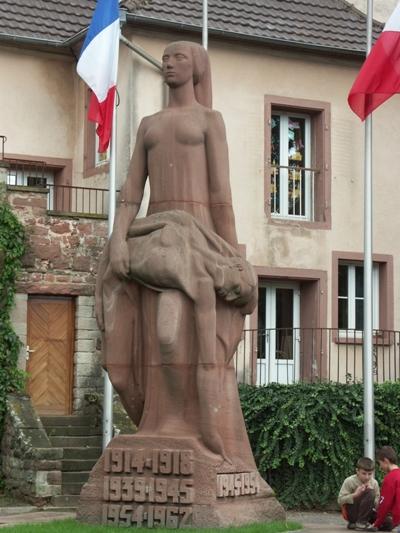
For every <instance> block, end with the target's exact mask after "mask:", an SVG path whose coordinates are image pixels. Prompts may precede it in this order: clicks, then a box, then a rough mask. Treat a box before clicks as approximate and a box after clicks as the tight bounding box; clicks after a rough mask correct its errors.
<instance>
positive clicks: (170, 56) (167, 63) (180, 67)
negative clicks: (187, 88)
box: [162, 43, 193, 88]
mask: <svg viewBox="0 0 400 533" xmlns="http://www.w3.org/2000/svg"><path fill="white" fill-rule="evenodd" d="M162 69H163V76H164V80H165V83H166V84H167V85H168V86H169V87H172V88H173V87H179V86H181V85H184V84H185V83H187V82H188V81H189V80H193V58H192V52H191V50H190V47H189V46H187V45H185V44H181V43H174V44H171V45H169V46H167V48H166V49H165V51H164V54H163V57H162Z"/></svg>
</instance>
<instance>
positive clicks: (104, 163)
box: [84, 89, 110, 178]
mask: <svg viewBox="0 0 400 533" xmlns="http://www.w3.org/2000/svg"><path fill="white" fill-rule="evenodd" d="M90 94H91V91H90V89H88V90H87V91H86V103H85V117H84V124H85V126H84V127H85V147H84V151H85V155H84V165H85V174H84V176H85V178H89V177H91V176H95V175H98V174H101V173H103V172H108V164H109V159H110V150H109V149H108V150H107V151H106V152H103V153H99V152H98V148H99V138H98V135H97V134H96V124H95V123H94V122H91V121H89V120H88V119H87V111H88V107H89V101H90Z"/></svg>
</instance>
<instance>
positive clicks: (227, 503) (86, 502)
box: [78, 435, 285, 529]
mask: <svg viewBox="0 0 400 533" xmlns="http://www.w3.org/2000/svg"><path fill="white" fill-rule="evenodd" d="M284 516H285V513H284V510H283V508H282V506H281V505H280V504H279V503H278V501H277V500H276V499H275V496H274V493H273V491H272V489H271V488H270V487H269V486H268V485H267V484H266V483H265V481H264V480H263V479H262V478H261V476H260V475H259V473H258V472H257V470H255V469H254V470H251V471H245V470H244V469H241V471H238V469H237V467H235V466H234V465H230V464H229V463H227V462H225V463H223V464H222V465H221V463H220V462H219V463H218V462H216V461H215V459H214V460H213V457H212V456H210V455H209V454H207V452H206V451H205V450H204V448H202V446H201V445H200V443H199V441H197V440H196V439H195V438H175V437H161V438H159V439H155V438H154V437H145V436H139V435H129V436H126V435H124V436H120V437H116V438H114V439H113V440H112V442H111V443H110V445H109V446H108V448H107V449H106V450H105V451H104V453H103V455H102V456H101V458H100V459H99V461H98V462H97V464H96V465H95V467H94V468H93V470H92V472H91V474H90V478H89V481H88V482H87V483H86V484H85V485H84V487H83V489H82V492H81V498H80V504H79V509H78V520H80V521H82V522H88V523H94V524H103V525H112V526H119V527H147V528H154V527H166V528H170V529H176V528H181V527H190V526H191V527H213V526H214V527H218V526H228V525H237V526H239V525H244V524H248V523H254V522H266V521H271V520H279V519H283V518H284Z"/></svg>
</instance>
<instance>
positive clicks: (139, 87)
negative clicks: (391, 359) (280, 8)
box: [119, 32, 400, 327]
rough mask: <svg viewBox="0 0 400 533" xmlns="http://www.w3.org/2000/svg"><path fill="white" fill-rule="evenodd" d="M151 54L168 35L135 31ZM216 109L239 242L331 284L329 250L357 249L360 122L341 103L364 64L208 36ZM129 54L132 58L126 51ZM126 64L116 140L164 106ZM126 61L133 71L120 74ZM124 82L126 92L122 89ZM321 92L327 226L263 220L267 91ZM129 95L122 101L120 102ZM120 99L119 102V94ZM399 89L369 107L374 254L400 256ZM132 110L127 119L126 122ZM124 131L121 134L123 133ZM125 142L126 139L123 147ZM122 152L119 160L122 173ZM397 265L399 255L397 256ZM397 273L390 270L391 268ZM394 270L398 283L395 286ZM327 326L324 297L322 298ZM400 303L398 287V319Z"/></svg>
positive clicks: (262, 260)
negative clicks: (325, 111)
mask: <svg viewBox="0 0 400 533" xmlns="http://www.w3.org/2000/svg"><path fill="white" fill-rule="evenodd" d="M131 38H133V39H134V40H135V42H137V43H138V44H140V45H141V46H143V47H144V48H145V49H146V50H147V51H148V52H150V53H151V54H152V55H153V56H155V57H157V58H159V57H161V54H162V50H163V47H164V45H165V43H167V42H169V41H171V40H173V39H174V37H173V36H162V35H161V36H158V37H155V36H152V38H151V39H149V38H148V37H146V36H144V35H142V34H141V33H140V32H135V34H134V35H132V37H131ZM209 52H210V57H211V63H212V73H213V87H214V107H215V108H216V109H218V110H220V111H221V112H222V114H223V116H224V119H225V123H226V127H227V137H228V143H229V152H230V166H231V185H232V194H233V202H234V208H235V214H236V220H237V227H238V234H239V240H240V242H242V243H245V244H246V246H247V255H248V258H249V259H250V261H251V262H252V263H253V264H255V265H267V266H276V267H290V268H310V269H320V270H326V271H327V272H328V290H329V292H330V289H331V276H330V272H331V251H332V250H343V251H354V252H360V251H362V249H363V138H364V127H363V125H362V123H361V122H360V120H359V119H358V118H357V117H356V116H355V115H354V114H353V113H352V112H351V110H350V109H349V107H348V105H347V94H348V91H349V88H350V87H351V85H352V83H353V80H354V79H355V77H356V75H357V72H358V70H359V68H360V63H358V62H353V61H347V60H338V59H329V58H327V57H317V56H311V55H301V54H297V53H294V52H292V53H287V52H283V51H277V50H275V51H272V50H268V49H266V48H265V49H262V48H260V47H258V48H256V47H252V46H244V45H243V44H240V45H239V44H237V43H229V44H223V43H220V42H218V43H217V42H215V41H213V40H211V42H210V49H209ZM129 56H130V57H129ZM124 59H125V60H126V59H128V61H129V62H130V63H126V64H125V63H124V64H123V65H124V66H123V69H124V71H123V79H124V84H125V85H124V86H122V87H121V89H120V91H121V98H122V101H123V103H121V110H122V109H124V111H123V117H124V118H123V122H122V123H121V121H120V119H119V139H120V138H121V136H122V137H123V138H124V139H126V145H128V144H129V145H130V146H131V148H132V146H133V142H134V136H135V130H136V128H137V125H138V123H139V120H140V118H141V117H142V116H145V115H146V114H149V113H152V112H155V111H157V110H158V109H160V106H161V104H162V95H161V93H160V81H159V75H158V74H157V73H156V71H155V69H154V67H152V66H150V65H148V64H146V63H145V62H144V61H143V60H141V59H138V58H137V57H135V56H134V55H132V53H131V52H129V53H128V54H125V58H124ZM125 69H129V70H130V72H131V74H128V73H126V72H125ZM126 88H129V91H128V92H127V93H126V94H124V92H125V91H126ZM266 94H272V95H278V96H289V97H293V98H308V99H312V100H323V101H326V102H329V103H330V104H331V111H332V197H331V203H332V229H331V230H313V229H309V228H304V227H302V226H301V225H300V224H299V225H297V226H293V225H291V226H288V225H286V224H284V223H282V224H280V225H273V224H269V223H268V222H267V220H266V217H265V215H264V202H263V198H264V127H265V125H264V95H266ZM125 99H126V100H125ZM124 100H125V102H124ZM399 107H400V102H399V100H398V98H397V97H395V98H393V99H392V100H391V101H389V102H387V103H386V104H385V105H384V106H382V107H381V108H380V109H379V110H377V111H376V112H375V114H374V252H376V253H387V254H393V255H394V256H395V258H396V257H398V256H399V252H400V247H399V244H398V243H397V242H396V241H395V239H394V230H393V229H392V228H395V227H397V226H398V225H399V224H400V214H398V213H399V210H398V209H397V203H398V199H397V193H396V191H397V182H398V176H397V174H398V172H397V170H396V166H397V165H396V156H397V146H398V143H399V140H400V125H399V124H398V122H397V120H396V118H395V117H396V116H397V114H398V112H399ZM129 110H130V113H131V116H132V122H131V125H130V126H129V124H128V120H127V116H128V115H129ZM121 130H122V133H121ZM119 150H125V146H124V147H121V146H120V148H119ZM126 164H127V157H126V154H124V156H123V157H120V159H119V176H120V177H121V176H123V175H124V171H125V168H126ZM395 265H396V259H395ZM395 271H396V268H395ZM398 281H399V278H398V275H397V274H396V272H395V287H397V286H398ZM328 302H329V303H328V325H329V324H330V323H331V319H330V307H331V304H330V297H329V298H328ZM399 307H400V301H399V298H398V297H397V296H396V293H395V325H396V327H400V323H399V321H398V316H399Z"/></svg>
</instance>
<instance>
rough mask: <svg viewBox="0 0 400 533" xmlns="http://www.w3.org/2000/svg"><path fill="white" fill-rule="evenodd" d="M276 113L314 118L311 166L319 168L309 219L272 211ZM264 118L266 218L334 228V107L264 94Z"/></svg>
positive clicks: (288, 223)
mask: <svg viewBox="0 0 400 533" xmlns="http://www.w3.org/2000/svg"><path fill="white" fill-rule="evenodd" d="M277 112H283V113H289V114H291V115H293V114H298V115H301V114H303V115H309V116H310V119H311V133H310V137H311V157H310V163H311V168H313V169H316V173H315V178H314V199H313V205H312V209H311V213H310V215H313V216H310V218H309V219H306V218H305V217H301V216H296V215H289V216H280V215H278V216H277V215H274V214H273V213H272V212H271V171H272V166H273V165H272V161H271V124H272V115H273V114H276V113H277ZM264 120H265V145H264V150H265V154H264V159H265V174H264V211H265V214H266V216H267V219H268V221H269V222H271V223H272V224H277V225H282V224H284V225H291V224H295V225H298V224H300V225H302V226H305V227H310V228H315V229H330V228H331V106H330V104H329V103H328V102H322V101H315V100H306V99H298V98H290V97H283V96H274V95H265V96H264Z"/></svg>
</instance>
